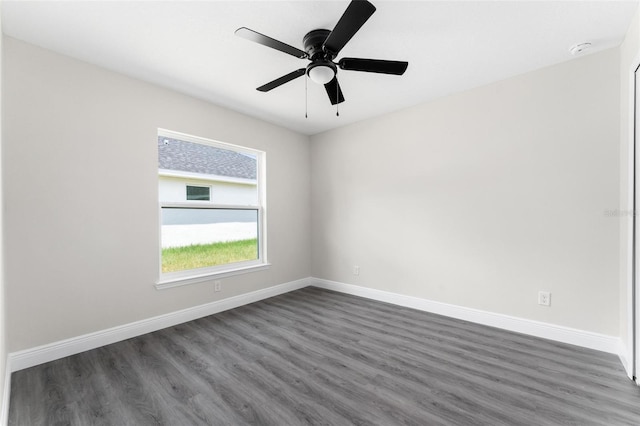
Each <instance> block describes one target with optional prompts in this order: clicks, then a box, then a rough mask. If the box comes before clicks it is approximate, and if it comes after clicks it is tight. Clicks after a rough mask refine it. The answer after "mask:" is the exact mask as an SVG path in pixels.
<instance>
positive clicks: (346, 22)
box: [324, 0, 376, 56]
mask: <svg viewBox="0 0 640 426" xmlns="http://www.w3.org/2000/svg"><path fill="white" fill-rule="evenodd" d="M375 11H376V8H375V6H374V5H372V4H371V3H369V2H368V1H366V0H352V1H351V3H349V6H347V10H345V11H344V13H343V14H342V17H341V18H340V20H339V21H338V23H337V24H336V26H335V28H334V29H333V31H331V34H329V37H327V39H326V40H325V42H324V48H325V49H326V50H327V51H329V52H331V53H332V54H333V55H334V56H335V55H337V54H338V52H340V51H341V50H342V48H343V47H344V45H345V44H347V42H348V41H349V40H351V37H353V36H354V35H355V33H357V32H358V30H359V29H360V27H362V25H364V23H365V22H367V20H368V19H369V18H370V17H371V15H373V12H375Z"/></svg>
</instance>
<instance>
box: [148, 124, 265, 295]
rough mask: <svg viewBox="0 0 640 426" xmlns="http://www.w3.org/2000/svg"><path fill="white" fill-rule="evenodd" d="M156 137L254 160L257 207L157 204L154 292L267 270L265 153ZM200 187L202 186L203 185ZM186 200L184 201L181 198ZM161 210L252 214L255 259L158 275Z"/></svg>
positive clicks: (161, 132)
mask: <svg viewBox="0 0 640 426" xmlns="http://www.w3.org/2000/svg"><path fill="white" fill-rule="evenodd" d="M158 136H160V137H162V136H164V137H167V138H172V139H178V140H182V141H186V142H194V143H199V144H204V145H209V146H213V147H216V148H220V149H226V150H232V151H236V152H239V153H243V154H249V155H252V156H255V158H256V166H257V167H256V169H257V170H256V186H257V188H256V190H257V195H258V204H257V205H242V206H240V205H222V204H214V203H212V202H210V201H194V200H187V201H184V202H162V201H158V241H159V243H160V244H158V260H159V265H158V277H159V278H158V281H157V282H156V284H155V287H156V289H158V290H163V289H167V288H172V287H178V286H183V285H188V284H194V283H198V282H203V281H210V280H216V279H221V278H224V277H229V276H233V275H238V274H246V273H249V272H256V271H261V270H265V269H268V268H269V267H270V266H271V265H270V264H269V262H268V261H267V232H266V229H267V227H266V223H267V212H266V164H265V163H266V153H265V152H264V151H260V150H257V149H252V148H247V147H244V146H239V145H233V144H230V143H225V142H220V141H215V140H212V139H206V138H202V137H198V136H193V135H188V134H185V133H179V132H175V131H171V130H166V129H158ZM203 186H204V185H203ZM185 198H186V197H185ZM165 207H168V208H170V207H174V208H175V207H177V208H189V209H212V210H216V209H233V210H256V211H257V216H258V259H255V260H248V261H244V262H236V263H228V264H226V265H218V266H211V267H205V268H197V269H188V270H184V271H176V272H167V273H163V272H162V209H163V208H165Z"/></svg>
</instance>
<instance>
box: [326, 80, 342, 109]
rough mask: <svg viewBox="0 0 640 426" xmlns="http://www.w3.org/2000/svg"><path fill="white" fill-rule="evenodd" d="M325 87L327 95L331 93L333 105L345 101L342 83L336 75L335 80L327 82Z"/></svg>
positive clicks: (330, 97)
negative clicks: (341, 87)
mask: <svg viewBox="0 0 640 426" xmlns="http://www.w3.org/2000/svg"><path fill="white" fill-rule="evenodd" d="M324 88H325V89H326V90H327V95H329V100H331V105H335V104H339V103H342V102H344V96H342V90H340V84H339V83H338V79H337V78H336V77H333V80H331V81H330V82H328V83H327V84H325V85H324Z"/></svg>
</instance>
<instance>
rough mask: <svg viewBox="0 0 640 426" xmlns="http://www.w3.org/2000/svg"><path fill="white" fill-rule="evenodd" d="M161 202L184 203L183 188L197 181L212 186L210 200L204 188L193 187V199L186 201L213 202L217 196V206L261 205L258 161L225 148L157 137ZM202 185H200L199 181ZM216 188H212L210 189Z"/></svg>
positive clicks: (255, 157) (249, 155)
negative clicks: (195, 179) (212, 198)
mask: <svg viewBox="0 0 640 426" xmlns="http://www.w3.org/2000/svg"><path fill="white" fill-rule="evenodd" d="M158 169H159V174H160V176H159V177H160V179H159V197H160V198H159V200H160V201H165V202H181V201H185V198H184V185H185V184H187V183H190V182H191V183H193V179H194V178H197V179H198V180H199V181H202V182H201V183H202V184H203V185H202V186H204V187H209V188H210V189H209V192H208V195H207V196H208V198H196V197H203V196H204V192H205V191H206V190H205V188H203V187H202V186H198V185H195V186H193V188H194V189H193V190H194V191H198V192H197V193H196V192H194V193H193V197H194V198H190V195H189V194H190V189H189V187H190V186H191V185H189V186H188V187H187V200H200V201H203V200H204V201H211V192H214V193H215V200H213V201H215V203H216V204H218V205H235V206H255V205H258V203H259V200H258V158H257V156H256V155H255V154H249V153H244V152H239V151H234V150H232V149H224V148H220V147H217V146H210V145H205V144H201V143H195V142H189V141H183V140H179V139H174V138H170V137H165V136H158ZM198 183H200V182H198ZM211 188H213V189H211Z"/></svg>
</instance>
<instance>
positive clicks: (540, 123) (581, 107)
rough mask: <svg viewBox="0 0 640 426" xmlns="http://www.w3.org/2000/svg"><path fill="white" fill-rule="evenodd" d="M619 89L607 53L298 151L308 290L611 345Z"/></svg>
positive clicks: (615, 65) (613, 56) (327, 136)
mask: <svg viewBox="0 0 640 426" xmlns="http://www.w3.org/2000/svg"><path fill="white" fill-rule="evenodd" d="M619 84H620V74H619V52H618V50H617V49H613V50H608V51H604V52H602V53H598V54H593V55H590V56H586V57H584V58H580V59H577V60H574V61H570V62H567V63H564V64H560V65H556V66H552V67H549V68H545V69H541V70H538V71H535V72H532V73H528V74H525V75H521V76H518V77H515V78H511V79H508V80H505V81H501V82H498V83H495V84H491V85H488V86H485V87H481V88H478V89H474V90H471V91H468V92H464V93H460V94H457V95H454V96H450V97H447V98H444V99H440V100H437V101H434V102H431V103H427V104H423V105H419V106H416V107H413V108H409V109H406V110H403V111H400V112H397V113H393V114H388V115H385V116H383V117H379V118H376V119H371V120H367V121H363V122H360V123H357V124H354V125H350V126H347V127H343V128H340V129H337V130H333V131H329V132H326V133H323V134H320V135H316V136H313V137H312V147H311V159H312V160H311V164H312V177H311V182H312V193H313V198H312V209H311V211H312V229H313V231H312V241H313V244H312V259H313V261H312V272H313V275H314V276H315V277H318V278H324V279H329V280H335V281H340V282H345V283H352V284H357V285H362V286H366V287H371V288H375V289H380V290H386V291H391V292H396V293H400V294H406V295H411V296H416V297H422V298H425V299H430V300H435V301H441V302H446V303H451V304H455V305H460V306H465V307H470V308H476V309H481V310H486V311H491V312H497V313H502V314H507V315H513V316H516V317H522V318H528V319H532V320H539V321H544V322H549V323H553V324H558V325H563V326H568V327H574V328H577V329H582V330H588V331H593V332H597V333H603V334H607V335H613V336H617V335H618V331H619V317H618V307H619V284H618V282H619V267H618V249H619V241H620V238H619V233H618V225H619V224H618V220H617V218H612V217H607V216H606V215H605V211H606V210H615V209H616V208H617V207H618V205H619V164H618V163H619V128H620V123H619V110H620V106H619V90H620V88H619ZM353 265H359V266H360V268H361V269H360V275H359V276H354V275H353V274H352V267H353ZM538 290H549V291H551V292H552V305H551V307H550V308H547V307H542V306H539V305H538V304H537V293H538Z"/></svg>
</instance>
